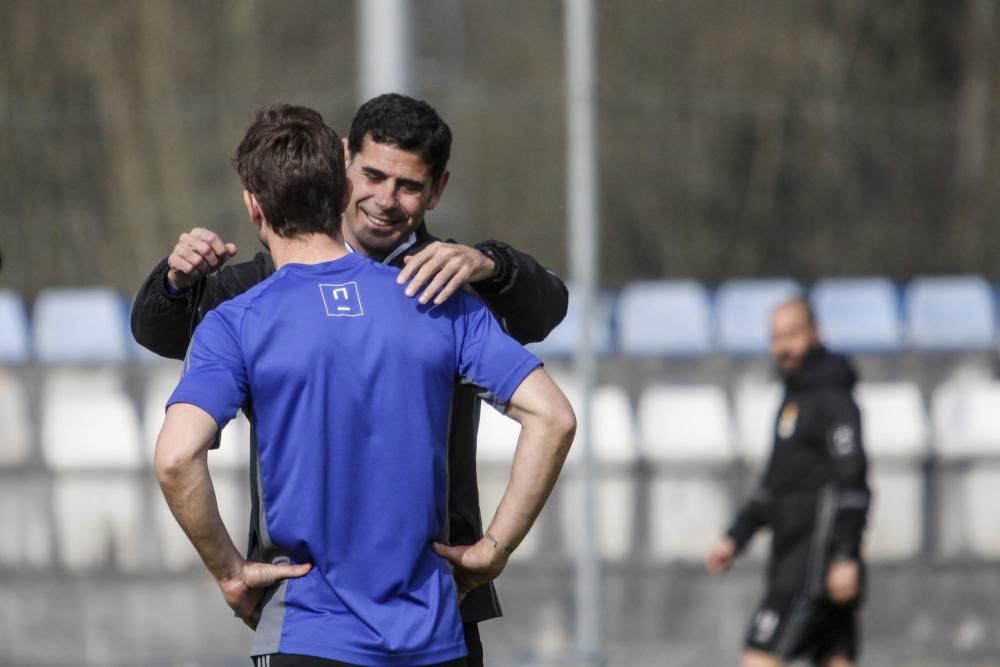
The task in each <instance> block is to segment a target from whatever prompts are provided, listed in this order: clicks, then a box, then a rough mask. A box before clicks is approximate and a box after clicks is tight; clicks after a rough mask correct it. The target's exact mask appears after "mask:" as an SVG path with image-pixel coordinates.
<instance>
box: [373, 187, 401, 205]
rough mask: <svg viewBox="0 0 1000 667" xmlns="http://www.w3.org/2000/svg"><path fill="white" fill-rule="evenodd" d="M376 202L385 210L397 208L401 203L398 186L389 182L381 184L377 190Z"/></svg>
mask: <svg viewBox="0 0 1000 667" xmlns="http://www.w3.org/2000/svg"><path fill="white" fill-rule="evenodd" d="M375 203H376V204H378V207H379V208H380V209H382V210H383V211H384V210H388V209H393V208H396V206H397V205H398V203H399V197H397V195H396V188H395V187H393V186H392V184H391V183H388V182H386V183H381V184H379V187H378V189H377V190H376V191H375Z"/></svg>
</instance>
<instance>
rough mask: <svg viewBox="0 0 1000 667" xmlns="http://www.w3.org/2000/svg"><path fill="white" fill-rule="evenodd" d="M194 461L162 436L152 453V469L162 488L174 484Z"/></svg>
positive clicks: (189, 468)
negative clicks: (154, 451)
mask: <svg viewBox="0 0 1000 667" xmlns="http://www.w3.org/2000/svg"><path fill="white" fill-rule="evenodd" d="M194 463H195V461H194V460H193V459H192V458H191V457H189V456H185V455H183V454H182V453H181V452H179V451H177V450H176V449H175V448H173V447H171V446H170V443H168V442H164V440H163V439H162V438H160V440H159V441H157V443H156V453H155V454H154V455H153V470H154V471H155V472H156V479H157V481H158V482H159V483H160V486H161V487H163V488H168V487H172V486H175V485H176V484H177V483H178V482H179V481H180V480H181V479H182V478H183V477H184V476H185V475H186V474H187V473H188V472H189V471H190V470H191V466H192V465H193V464H194Z"/></svg>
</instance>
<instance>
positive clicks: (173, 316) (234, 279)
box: [132, 252, 274, 359]
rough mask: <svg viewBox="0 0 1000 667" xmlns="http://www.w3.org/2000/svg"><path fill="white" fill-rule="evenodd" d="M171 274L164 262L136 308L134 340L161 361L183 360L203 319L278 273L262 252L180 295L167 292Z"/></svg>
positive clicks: (145, 285) (141, 291)
mask: <svg viewBox="0 0 1000 667" xmlns="http://www.w3.org/2000/svg"><path fill="white" fill-rule="evenodd" d="M167 270H168V267H167V260H166V259H164V260H163V261H161V262H160V263H159V264H157V265H156V267H155V268H154V269H153V272H152V273H150V274H149V277H148V278H146V281H145V282H144V283H143V284H142V287H141V288H139V293H138V294H137V295H136V297H135V302H134V303H133V304H132V336H134V337H135V340H136V342H137V343H139V344H140V345H142V346H143V347H144V348H146V349H148V350H150V351H151V352H154V353H156V354H158V355H160V356H161V357H168V358H170V359H183V358H184V355H185V353H186V352H187V347H188V343H189V342H191V334H192V333H193V332H194V328H195V326H196V325H197V324H198V322H200V321H201V318H203V317H204V316H205V314H206V313H207V312H209V311H210V310H212V309H213V308H215V307H216V306H218V305H219V304H220V303H222V302H223V301H227V300H229V299H232V298H233V297H235V296H237V295H239V294H242V293H243V292H245V291H247V290H248V289H250V288H251V287H253V286H254V285H256V284H257V283H259V282H261V281H262V280H264V279H265V278H267V277H268V276H269V275H271V274H272V273H274V262H273V261H272V260H271V256H270V255H268V254H267V253H263V252H259V253H257V254H256V255H255V256H254V258H253V259H252V260H251V261H249V262H240V263H239V264H232V265H226V266H224V267H222V268H221V269H220V270H219V271H217V272H215V273H213V274H211V275H208V276H205V277H203V278H202V279H201V280H199V281H198V282H197V283H195V284H194V285H193V286H192V287H190V288H189V289H187V290H184V291H183V292H181V293H180V294H172V293H171V292H170V291H169V290H168V289H167V285H166V280H167Z"/></svg>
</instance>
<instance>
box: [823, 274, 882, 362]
mask: <svg viewBox="0 0 1000 667" xmlns="http://www.w3.org/2000/svg"><path fill="white" fill-rule="evenodd" d="M811 299H812V305H813V309H814V310H815V313H816V319H817V321H818V324H819V327H820V330H821V331H822V333H823V340H824V342H825V343H826V344H827V345H828V346H829V347H830V348H831V349H834V350H839V351H842V352H894V351H896V350H898V349H899V347H900V344H901V339H902V335H901V327H900V322H899V305H898V298H897V295H896V288H895V287H894V286H893V284H892V283H891V282H889V281H888V280H885V279H883V278H853V279H831V280H822V281H820V282H819V283H817V284H816V286H815V287H814V288H813V290H812V294H811Z"/></svg>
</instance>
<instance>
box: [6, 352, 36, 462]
mask: <svg viewBox="0 0 1000 667" xmlns="http://www.w3.org/2000/svg"><path fill="white" fill-rule="evenodd" d="M31 436H32V428H31V417H30V415H29V414H28V397H27V395H26V393H25V387H24V383H23V382H22V381H21V379H20V378H19V377H18V376H17V375H15V374H13V373H11V372H9V371H5V370H3V369H2V368H0V466H16V465H18V464H21V463H23V462H25V461H26V460H27V459H28V457H29V456H30V455H31Z"/></svg>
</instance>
